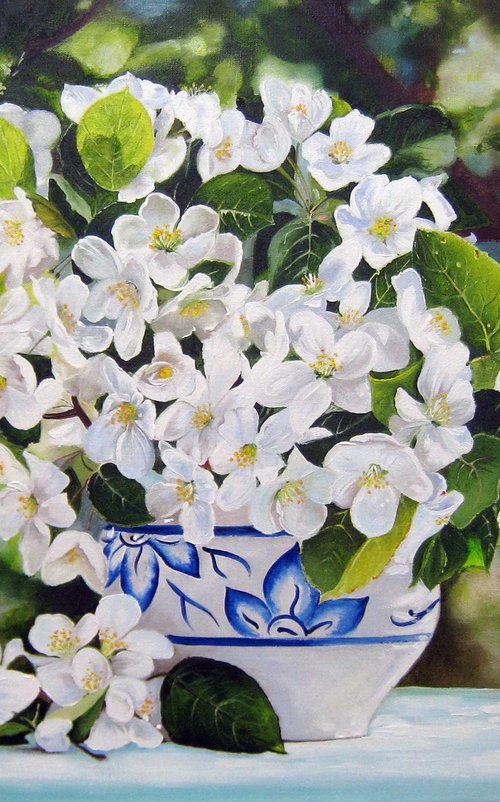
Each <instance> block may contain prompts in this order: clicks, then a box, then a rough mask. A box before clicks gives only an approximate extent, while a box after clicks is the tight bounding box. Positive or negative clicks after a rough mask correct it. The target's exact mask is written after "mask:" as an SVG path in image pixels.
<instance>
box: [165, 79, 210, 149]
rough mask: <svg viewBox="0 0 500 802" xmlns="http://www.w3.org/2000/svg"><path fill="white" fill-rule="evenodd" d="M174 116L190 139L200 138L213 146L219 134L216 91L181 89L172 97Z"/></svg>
mask: <svg viewBox="0 0 500 802" xmlns="http://www.w3.org/2000/svg"><path fill="white" fill-rule="evenodd" d="M173 102H174V109H175V116H176V117H177V119H178V120H180V121H181V122H182V123H183V124H184V126H185V128H186V130H187V131H188V133H189V135H190V136H191V138H192V139H202V140H203V142H205V144H207V145H209V146H211V147H213V146H214V145H216V144H217V142H218V141H219V139H220V134H221V130H222V128H221V124H220V123H219V118H220V115H221V107H220V100H219V96H218V94H217V92H200V91H189V90H187V89H181V90H180V92H177V94H176V95H175V97H174V101H173Z"/></svg>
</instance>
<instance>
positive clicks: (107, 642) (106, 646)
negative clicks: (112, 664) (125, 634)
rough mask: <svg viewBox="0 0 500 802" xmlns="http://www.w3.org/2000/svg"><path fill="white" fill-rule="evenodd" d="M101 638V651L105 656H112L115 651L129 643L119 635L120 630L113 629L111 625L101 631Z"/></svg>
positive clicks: (124, 647)
mask: <svg viewBox="0 0 500 802" xmlns="http://www.w3.org/2000/svg"><path fill="white" fill-rule="evenodd" d="M99 640H100V642H101V652H102V653H103V655H104V656H105V657H111V656H112V655H113V654H114V653H115V652H118V651H120V649H126V648H127V644H126V643H125V641H123V640H121V639H120V638H119V636H118V632H115V630H113V629H111V627H104V629H101V631H100V632H99Z"/></svg>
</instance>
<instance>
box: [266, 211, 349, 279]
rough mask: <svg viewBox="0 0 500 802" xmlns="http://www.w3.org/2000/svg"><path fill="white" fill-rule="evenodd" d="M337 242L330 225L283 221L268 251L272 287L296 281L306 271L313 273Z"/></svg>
mask: <svg viewBox="0 0 500 802" xmlns="http://www.w3.org/2000/svg"><path fill="white" fill-rule="evenodd" d="M339 241H340V240H339V237H338V234H337V233H336V232H335V231H334V230H333V229H332V228H331V227H329V226H328V227H327V226H324V225H321V224H320V223H318V222H313V221H311V222H310V223H308V222H306V221H305V220H301V219H296V220H291V221H290V222H289V223H286V224H285V225H284V226H283V227H282V228H280V229H279V231H278V232H277V233H276V234H275V235H274V237H273V238H272V240H271V243H270V245H269V250H268V253H267V260H268V267H269V282H270V285H271V287H272V288H273V289H276V287H282V286H284V285H285V284H296V283H297V282H299V281H300V279H301V278H302V277H303V276H305V275H307V274H308V273H313V274H316V273H317V272H318V268H319V266H320V264H321V262H322V261H323V259H324V258H325V256H326V255H327V254H328V253H330V251H331V250H332V249H333V248H334V247H335V246H336V245H338V243H339Z"/></svg>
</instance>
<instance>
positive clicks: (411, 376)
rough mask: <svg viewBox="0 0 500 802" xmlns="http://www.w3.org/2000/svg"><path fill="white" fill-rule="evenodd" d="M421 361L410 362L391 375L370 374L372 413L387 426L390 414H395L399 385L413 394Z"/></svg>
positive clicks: (415, 389)
mask: <svg viewBox="0 0 500 802" xmlns="http://www.w3.org/2000/svg"><path fill="white" fill-rule="evenodd" d="M422 361H423V360H421V359H419V360H418V361H417V362H411V363H410V364H409V365H407V367H406V368H403V369H402V370H398V371H393V372H392V374H391V375H387V374H385V375H384V376H383V377H382V376H380V377H379V376H374V375H373V374H372V375H370V387H371V393H372V409H373V414H374V415H375V417H376V418H377V419H378V420H379V421H380V422H381V423H383V424H385V425H386V426H388V425H389V420H390V418H391V415H395V414H396V407H395V405H394V397H395V395H396V391H397V390H398V388H399V387H402V388H403V389H404V390H407V392H408V393H410V395H415V393H416V391H417V379H418V377H419V375H420V370H421V368H422Z"/></svg>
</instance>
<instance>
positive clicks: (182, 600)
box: [167, 579, 219, 629]
mask: <svg viewBox="0 0 500 802" xmlns="http://www.w3.org/2000/svg"><path fill="white" fill-rule="evenodd" d="M167 585H168V586H169V587H170V588H172V590H173V591H174V593H175V594H176V595H177V596H178V597H179V604H180V607H181V615H182V617H183V619H184V621H185V623H186V624H187V625H188V627H189V628H190V629H193V625H192V624H191V621H190V620H189V612H188V605H189V606H191V607H193V608H194V609H195V610H200V611H201V612H202V613H206V614H207V615H208V616H210V618H211V619H212V621H213V622H214V623H215V624H217V626H219V622H218V621H217V619H216V617H215V616H214V614H213V613H211V612H210V610H209V609H208V608H207V607H204V606H203V604H201V603H200V602H197V601H196V600H195V599H192V598H191V597H190V596H188V595H187V593H184V591H183V590H181V589H180V588H178V587H177V585H174V583H173V582H171V581H170V580H169V579H167Z"/></svg>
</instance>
